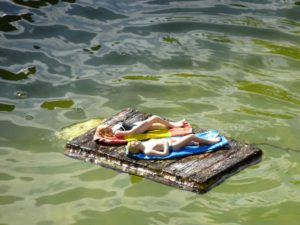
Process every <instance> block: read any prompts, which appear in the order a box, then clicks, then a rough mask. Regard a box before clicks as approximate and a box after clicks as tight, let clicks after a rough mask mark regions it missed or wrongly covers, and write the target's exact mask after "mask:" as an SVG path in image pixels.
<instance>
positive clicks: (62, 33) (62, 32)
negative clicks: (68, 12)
mask: <svg viewBox="0 0 300 225" xmlns="http://www.w3.org/2000/svg"><path fill="white" fill-rule="evenodd" d="M24 27H25V30H24V31H23V33H20V34H17V35H16V34H14V35H10V34H6V35H5V36H6V38H8V39H33V40H34V39H37V40H43V39H47V38H57V39H62V40H65V41H68V42H73V43H76V44H79V43H89V42H90V41H91V40H92V39H93V38H94V37H95V36H96V34H95V33H91V32H88V31H82V30H72V29H70V28H68V27H67V26H64V25H50V26H46V25H44V26H29V25H27V26H25V25H24Z"/></svg>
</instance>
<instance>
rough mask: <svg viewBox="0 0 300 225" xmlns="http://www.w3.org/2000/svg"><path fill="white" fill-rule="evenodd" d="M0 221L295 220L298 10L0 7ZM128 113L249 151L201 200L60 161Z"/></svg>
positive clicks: (213, 4) (127, 1)
mask: <svg viewBox="0 0 300 225" xmlns="http://www.w3.org/2000/svg"><path fill="white" fill-rule="evenodd" d="M0 12H1V13H0V155H1V158H0V168H1V170H0V207H1V210H0V224H1V225H8V224H9V225H19V224H37V225H50V224H70V225H75V224H76V225H77V224H78V225H79V224H89V225H91V224H110V225H112V224H122V225H124V224H172V225H173V224H180V225H183V224H186V225H192V224H206V225H207V224H224V225H225V224H226V225H229V224H230V225H235V224H249V225H252V224H264V225H265V224H270V225H277V224H278V225H281V224H289V225H293V224H295V225H296V224H299V220H300V216H299V212H298V211H299V209H300V165H299V164H300V139H299V131H300V128H299V127H300V122H299V121H300V76H299V71H300V47H299V46H300V36H299V35H300V2H299V1H266V0H264V1H250V0H248V1H233V0H232V1H230V0H228V1H208V0H207V1H192V0H191V1H184V0H181V1H176V0H142V1H134V0H122V1H113V0H104V1H96V0H94V1H93V0H86V1H75V0H72V1H71V0H62V1H60V0H39V1H25V0H2V1H1V2H0ZM124 107H133V108H136V109H138V110H141V111H145V112H151V113H153V114H158V115H161V116H164V117H167V118H170V119H173V120H177V119H182V118H185V119H186V120H188V121H190V122H191V123H192V124H193V125H195V126H200V127H203V128H205V129H219V130H220V131H221V132H222V134H224V135H226V136H229V137H232V138H235V139H239V140H241V141H243V142H247V143H254V144H257V145H258V146H259V147H260V148H261V149H263V151H264V156H263V160H262V162H261V163H259V164H257V165H254V166H251V167H249V168H247V169H245V170H243V171H241V172H240V173H238V174H236V175H234V176H232V177H230V178H229V179H227V180H226V181H225V182H224V183H222V184H221V185H219V186H217V187H215V188H214V189H212V190H211V191H210V192H208V193H207V194H204V195H199V194H195V193H190V192H185V191H181V190H177V189H175V188H171V187H168V186H164V185H161V184H158V183H155V182H152V181H149V180H146V179H142V178H139V177H135V176H129V175H128V174H122V173H118V172H115V171H112V170H109V169H105V168H101V167H98V166H95V165H93V164H88V163H84V162H81V161H77V160H74V159H70V158H67V157H65V156H64V155H63V146H64V143H65V141H63V140H62V139H58V138H57V136H56V133H57V132H59V131H60V130H61V129H62V128H64V127H66V126H70V125H72V124H75V123H78V122H82V121H86V120H90V119H93V118H106V117H109V116H111V115H112V114H114V113H116V112H118V111H119V110H121V109H123V108H124Z"/></svg>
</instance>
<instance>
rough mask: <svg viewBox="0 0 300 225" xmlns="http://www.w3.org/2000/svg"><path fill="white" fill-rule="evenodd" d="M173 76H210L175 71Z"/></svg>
mask: <svg viewBox="0 0 300 225" xmlns="http://www.w3.org/2000/svg"><path fill="white" fill-rule="evenodd" d="M175 76H176V77H185V78H187V77H196V78H198V77H210V76H208V75H204V74H191V73H177V74H175Z"/></svg>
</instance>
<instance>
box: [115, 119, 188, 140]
mask: <svg viewBox="0 0 300 225" xmlns="http://www.w3.org/2000/svg"><path fill="white" fill-rule="evenodd" d="M155 123H158V124H161V125H162V126H153V124H155ZM182 126H183V121H179V122H169V121H167V120H164V119H162V118H161V117H159V116H151V117H149V118H148V119H146V120H144V121H142V122H140V123H139V124H138V125H136V126H135V127H133V128H132V129H131V130H128V131H117V132H116V133H115V134H116V135H117V136H118V135H129V134H141V133H144V132H145V131H148V130H153V129H154V128H157V129H162V128H173V127H182Z"/></svg>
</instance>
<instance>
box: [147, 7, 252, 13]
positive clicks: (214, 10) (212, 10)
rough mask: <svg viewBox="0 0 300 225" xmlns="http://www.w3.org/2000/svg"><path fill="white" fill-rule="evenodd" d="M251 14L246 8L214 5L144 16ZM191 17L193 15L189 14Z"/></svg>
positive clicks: (163, 11)
mask: <svg viewBox="0 0 300 225" xmlns="http://www.w3.org/2000/svg"><path fill="white" fill-rule="evenodd" d="M248 12H252V10H250V9H246V8H239V9H236V8H232V7H229V6H227V5H216V6H214V7H209V8H206V7H205V8H184V7H181V8H169V9H162V10H157V11H152V12H146V14H173V13H187V14H191V13H204V14H207V15H224V14H228V15H240V14H244V13H248ZM191 15H193V14H191Z"/></svg>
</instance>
